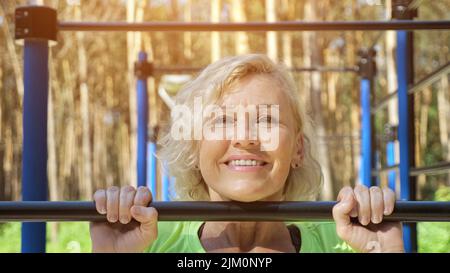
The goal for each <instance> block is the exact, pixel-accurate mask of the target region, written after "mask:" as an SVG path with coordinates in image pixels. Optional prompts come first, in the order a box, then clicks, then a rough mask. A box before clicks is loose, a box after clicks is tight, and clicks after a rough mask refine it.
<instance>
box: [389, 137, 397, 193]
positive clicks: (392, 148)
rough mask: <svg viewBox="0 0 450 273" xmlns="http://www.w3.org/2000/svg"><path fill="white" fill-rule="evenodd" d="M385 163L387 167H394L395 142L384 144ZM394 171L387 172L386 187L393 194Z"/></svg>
mask: <svg viewBox="0 0 450 273" xmlns="http://www.w3.org/2000/svg"><path fill="white" fill-rule="evenodd" d="M386 161H387V162H386V163H387V166H394V165H395V142H394V141H389V142H388V143H387V144H386ZM396 179H397V175H396V171H395V170H393V171H388V187H389V188H390V189H391V190H393V191H394V192H395V188H396V185H395V184H396V183H395V182H396Z"/></svg>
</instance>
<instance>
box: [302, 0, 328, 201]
mask: <svg viewBox="0 0 450 273" xmlns="http://www.w3.org/2000/svg"><path fill="white" fill-rule="evenodd" d="M316 19H317V18H316V2H315V1H314V0H310V1H307V2H306V3H305V6H304V20H305V21H315V20H316ZM303 50H304V55H303V62H304V66H305V67H311V66H320V65H321V63H322V60H321V52H320V49H319V44H318V41H317V38H316V33H315V32H310V31H305V32H303ZM308 85H309V90H310V99H311V107H312V109H311V110H312V114H313V120H314V123H315V128H316V134H317V135H319V136H325V135H326V129H325V126H324V119H323V116H322V103H321V95H320V92H321V74H320V73H319V72H313V73H311V76H310V79H309V83H308ZM316 149H317V159H318V161H319V164H320V166H321V167H322V173H323V178H324V185H323V189H322V193H321V199H323V200H331V199H333V185H332V181H331V171H330V162H329V157H328V154H329V153H328V147H327V146H326V145H317V147H316Z"/></svg>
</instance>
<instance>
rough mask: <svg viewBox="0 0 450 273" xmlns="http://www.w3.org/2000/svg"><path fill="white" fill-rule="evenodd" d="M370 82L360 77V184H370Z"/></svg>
mask: <svg viewBox="0 0 450 273" xmlns="http://www.w3.org/2000/svg"><path fill="white" fill-rule="evenodd" d="M371 86H372V83H371V81H370V79H368V78H365V77H364V78H362V79H361V90H360V92H361V168H360V181H361V184H363V185H365V186H367V187H370V186H372V126H371V114H370V93H371Z"/></svg>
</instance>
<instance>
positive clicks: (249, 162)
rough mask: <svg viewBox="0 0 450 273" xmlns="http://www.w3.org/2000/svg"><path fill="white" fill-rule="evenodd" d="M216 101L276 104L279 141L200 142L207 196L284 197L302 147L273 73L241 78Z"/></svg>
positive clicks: (234, 103) (299, 134)
mask: <svg viewBox="0 0 450 273" xmlns="http://www.w3.org/2000/svg"><path fill="white" fill-rule="evenodd" d="M220 103H221V104H222V106H223V107H227V106H236V105H243V106H248V105H256V106H258V105H278V106H279V109H280V112H279V117H278V126H279V128H278V129H279V133H278V137H279V141H278V147H277V148H276V149H272V150H270V151H264V149H261V141H260V140H259V139H256V140H250V139H249V137H245V138H243V139H233V140H202V141H201V142H200V151H199V167H200V171H201V174H202V176H203V178H204V181H205V182H206V185H207V186H208V191H209V195H210V198H211V200H212V201H218V200H225V201H228V200H236V201H242V202H250V201H258V200H259V201H263V200H264V201H269V200H272V201H280V200H283V189H284V186H285V183H286V179H287V177H288V175H289V170H290V168H291V166H295V164H300V163H301V158H302V148H303V137H302V134H301V133H300V132H298V130H297V127H296V122H297V121H296V120H295V118H294V116H293V114H292V110H291V106H290V104H289V100H288V98H287V95H286V94H285V93H284V92H283V91H282V90H281V88H280V86H279V84H278V83H277V81H276V80H275V79H274V78H272V77H271V76H269V75H264V74H255V75H249V76H247V77H245V78H243V79H241V80H239V82H237V83H236V84H235V85H234V86H233V87H232V88H231V89H230V90H227V92H226V93H225V94H224V96H223V98H222V100H221V101H220ZM258 118H260V117H258ZM247 129H248V127H247ZM246 135H247V136H248V132H247V134H246Z"/></svg>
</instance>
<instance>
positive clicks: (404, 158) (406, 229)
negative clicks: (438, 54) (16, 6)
mask: <svg viewBox="0 0 450 273" xmlns="http://www.w3.org/2000/svg"><path fill="white" fill-rule="evenodd" d="M407 41H408V33H407V32H406V31H398V32H397V79H398V117H399V124H398V141H399V143H400V153H399V155H400V163H399V170H400V175H399V176H400V200H404V201H406V200H409V196H410V184H409V172H410V165H409V162H410V161H409V159H410V158H409V157H410V154H409V146H410V145H411V144H410V143H409V134H410V133H412V134H414V132H410V128H409V118H410V117H409V109H408V46H407ZM403 240H404V244H405V251H407V252H411V251H412V244H411V228H410V226H409V225H407V224H404V225H403Z"/></svg>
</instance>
